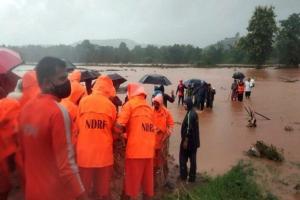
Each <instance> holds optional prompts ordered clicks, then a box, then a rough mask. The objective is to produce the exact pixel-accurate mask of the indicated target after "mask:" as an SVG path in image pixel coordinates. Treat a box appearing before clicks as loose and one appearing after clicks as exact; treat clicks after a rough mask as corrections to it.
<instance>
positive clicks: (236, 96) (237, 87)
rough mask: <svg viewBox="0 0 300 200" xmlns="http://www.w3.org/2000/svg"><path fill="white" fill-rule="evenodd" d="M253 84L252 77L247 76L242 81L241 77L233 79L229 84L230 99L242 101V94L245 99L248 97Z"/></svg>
mask: <svg viewBox="0 0 300 200" xmlns="http://www.w3.org/2000/svg"><path fill="white" fill-rule="evenodd" d="M254 86H255V81H254V79H253V78H252V79H251V78H247V79H246V80H245V81H243V79H234V81H233V83H232V84H231V100H232V101H240V102H242V101H243V99H244V94H245V97H246V99H249V98H250V96H251V91H252V89H253V88H254Z"/></svg>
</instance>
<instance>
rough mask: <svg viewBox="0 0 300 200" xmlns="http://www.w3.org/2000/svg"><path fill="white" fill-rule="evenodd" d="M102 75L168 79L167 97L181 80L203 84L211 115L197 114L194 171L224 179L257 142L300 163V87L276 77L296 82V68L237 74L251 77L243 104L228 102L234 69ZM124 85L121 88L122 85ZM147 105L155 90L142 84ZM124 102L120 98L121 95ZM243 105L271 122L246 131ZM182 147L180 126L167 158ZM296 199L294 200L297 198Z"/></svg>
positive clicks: (177, 116)
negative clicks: (210, 95) (209, 93)
mask: <svg viewBox="0 0 300 200" xmlns="http://www.w3.org/2000/svg"><path fill="white" fill-rule="evenodd" d="M91 68H93V69H98V70H103V72H101V73H103V74H110V73H119V74H120V75H122V76H124V77H126V78H127V79H128V82H138V80H139V79H140V78H141V77H142V76H143V75H144V74H147V73H159V74H163V75H165V76H167V77H168V78H169V79H170V80H171V82H172V84H173V85H171V86H168V87H165V90H166V92H167V93H170V92H171V90H174V91H176V87H177V84H178V81H179V80H180V79H182V80H187V79H190V78H199V79H203V80H205V81H206V82H209V83H211V84H212V86H213V87H214V88H215V89H216V96H215V101H214V108H213V110H207V109H206V110H205V111H204V112H202V113H200V114H199V119H200V120H199V121H200V122H199V123H200V140H201V147H200V149H199V151H198V154H197V164H198V166H197V168H198V172H200V173H203V172H208V174H210V175H217V174H222V173H224V172H226V171H227V170H229V169H230V168H231V167H232V166H233V165H235V164H236V163H237V162H238V161H239V160H240V159H245V158H246V157H245V155H244V151H246V150H248V149H249V147H250V146H251V145H252V144H254V143H255V142H256V141H257V140H263V141H265V142H266V143H267V144H273V145H275V146H276V147H279V148H282V149H284V156H285V158H286V160H287V161H288V162H293V163H300V104H299V103H300V82H294V83H287V82H283V81H282V80H281V79H280V78H281V77H285V78H292V79H297V78H300V70H299V69H261V70H257V69H245V68H243V69H238V71H241V72H243V73H244V74H245V75H246V77H254V78H255V81H256V85H255V88H254V89H253V91H252V95H251V99H250V100H244V102H242V103H240V102H231V100H230V86H231V83H232V81H233V79H232V78H231V77H232V74H233V72H234V71H235V69H233V68H221V69H216V68H214V69H198V68H174V69H171V68H163V69H160V68H127V67H101V68H95V67H91ZM128 82H126V83H124V85H126V84H127V83H128ZM145 88H146V91H147V92H148V94H149V96H148V101H149V103H150V96H151V94H152V91H153V85H145ZM120 97H121V98H122V99H124V94H120ZM175 101H176V103H175V102H174V103H173V104H172V103H168V109H169V110H170V111H171V113H172V114H173V117H174V121H175V122H180V123H181V122H182V120H183V118H184V116H185V112H186V111H185V110H184V109H183V107H181V106H179V107H178V106H177V99H176V100H175ZM244 105H250V106H251V107H252V108H253V109H254V110H256V111H257V112H259V113H262V114H264V115H265V116H268V117H269V118H271V120H269V121H268V120H265V119H263V118H262V117H260V116H256V117H257V120H258V121H257V125H258V127H257V128H252V129H251V128H247V127H246V125H247V118H248V116H247V113H246V111H245V110H244ZM286 125H289V126H292V127H293V129H294V130H293V131H291V132H286V131H285V130H284V127H285V126H286ZM179 142H180V124H179V123H176V125H175V129H174V133H173V135H172V136H171V142H170V153H171V154H173V155H174V157H175V159H176V161H178V153H179ZM296 198H297V197H296Z"/></svg>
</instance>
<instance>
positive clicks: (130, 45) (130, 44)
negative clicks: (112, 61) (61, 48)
mask: <svg viewBox="0 0 300 200" xmlns="http://www.w3.org/2000/svg"><path fill="white" fill-rule="evenodd" d="M89 41H90V43H92V44H95V45H99V46H111V47H115V48H117V47H119V45H120V43H121V42H124V43H126V45H127V47H128V48H129V49H133V48H134V47H135V46H137V45H141V46H142V47H145V46H146V45H145V44H139V43H137V42H135V41H133V40H129V39H107V40H89ZM81 42H82V41H79V42H76V43H74V44H73V46H75V45H77V44H79V43H81Z"/></svg>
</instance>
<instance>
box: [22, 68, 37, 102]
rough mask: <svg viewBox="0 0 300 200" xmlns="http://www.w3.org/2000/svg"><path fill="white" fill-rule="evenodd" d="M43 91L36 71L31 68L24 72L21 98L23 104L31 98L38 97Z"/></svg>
mask: <svg viewBox="0 0 300 200" xmlns="http://www.w3.org/2000/svg"><path fill="white" fill-rule="evenodd" d="M40 92H41V90H40V87H39V84H38V81H37V77H36V72H35V71H33V70H31V71H28V72H26V73H25V74H24V76H23V78H22V93H23V94H22V97H21V99H20V104H21V106H23V105H25V104H26V103H27V102H28V101H29V100H30V99H32V98H34V97H36V96H37V95H38V94H39V93H40Z"/></svg>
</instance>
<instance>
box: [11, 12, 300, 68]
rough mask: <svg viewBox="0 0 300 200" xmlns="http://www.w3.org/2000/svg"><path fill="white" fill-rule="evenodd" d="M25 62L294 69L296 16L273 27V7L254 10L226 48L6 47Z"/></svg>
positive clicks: (298, 52)
mask: <svg viewBox="0 0 300 200" xmlns="http://www.w3.org/2000/svg"><path fill="white" fill-rule="evenodd" d="M10 48H13V49H15V50H16V51H18V52H20V53H21V55H22V57H23V59H24V60H25V61H26V62H38V61H39V60H40V59H41V58H42V57H44V56H46V55H48V56H55V57H61V58H65V59H68V60H70V61H71V62H77V63H153V64H157V63H167V64H195V65H200V66H201V65H214V64H256V65H262V64H266V63H270V64H272V63H276V64H277V63H278V64H285V65H288V66H291V65H292V66H298V64H299V63H300V13H294V14H291V15H290V16H289V17H288V18H287V19H285V20H282V21H280V22H279V24H277V23H276V14H275V12H274V7H272V6H270V7H268V6H258V7H256V9H255V11H254V13H253V16H252V17H251V19H250V20H249V25H248V28H247V34H246V35H245V36H244V37H241V38H239V39H238V40H237V41H236V42H234V43H233V44H230V45H226V46H225V45H224V44H223V43H222V42H218V43H217V44H214V45H210V46H208V47H206V48H199V47H194V46H192V45H179V44H175V45H172V46H161V47H157V46H154V45H148V46H146V47H142V46H135V47H134V48H133V49H131V50H130V49H129V48H128V47H127V45H126V44H125V43H123V42H122V43H121V44H120V45H119V47H118V48H114V47H110V46H99V45H95V44H92V43H90V41H89V40H84V41H83V42H81V43H80V44H77V45H76V46H71V45H54V46H40V45H27V46H10Z"/></svg>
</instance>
